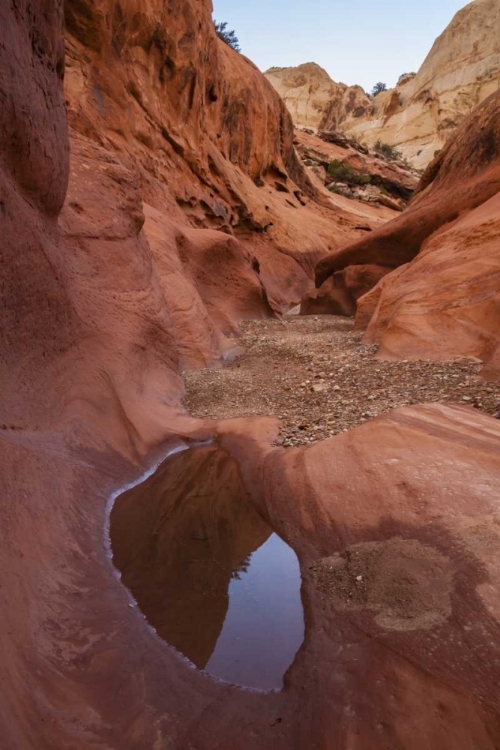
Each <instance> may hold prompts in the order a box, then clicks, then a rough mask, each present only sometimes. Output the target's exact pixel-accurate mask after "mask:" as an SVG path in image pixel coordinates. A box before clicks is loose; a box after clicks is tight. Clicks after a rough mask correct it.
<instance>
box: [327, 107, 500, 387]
mask: <svg viewBox="0 0 500 750" xmlns="http://www.w3.org/2000/svg"><path fill="white" fill-rule="evenodd" d="M499 123H500V93H498V94H492V95H491V96H490V97H489V98H488V99H487V100H486V101H485V102H483V104H481V105H480V106H479V107H478V108H477V109H476V110H475V111H474V112H473V114H472V115H471V116H470V117H469V118H468V119H467V120H466V121H465V122H464V123H463V124H462V126H461V127H460V128H459V130H458V131H457V133H456V134H455V136H454V137H453V138H452V139H450V141H449V142H448V143H447V145H446V146H445V148H444V149H443V150H442V152H441V153H440V154H439V156H438V157H437V158H436V159H435V160H434V162H433V163H432V164H430V165H429V167H428V169H427V171H426V173H425V174H424V176H423V178H422V181H421V183H420V186H419V190H418V192H417V195H416V197H415V198H414V200H413V201H412V203H411V204H410V206H409V208H408V209H407V210H406V211H405V212H404V213H403V214H401V216H399V217H398V218H396V219H394V220H393V221H391V222H389V223H388V224H386V225H385V226H383V227H382V228H381V229H379V230H376V231H375V232H372V233H369V234H368V235H367V236H366V238H365V239H364V240H362V241H361V242H357V243H354V244H352V245H348V246H347V247H345V248H343V249H342V250H340V251H339V252H336V253H333V254H331V255H330V256H327V257H326V258H324V259H323V260H322V261H321V262H320V263H319V264H318V266H317V269H316V274H317V284H318V285H319V286H320V285H321V284H322V283H324V282H325V281H326V279H327V278H328V277H329V276H331V275H332V274H336V273H337V272H340V271H342V269H345V268H348V267H350V266H355V267H358V266H364V265H365V264H367V263H368V264H377V265H383V266H388V267H392V268H393V269H397V270H396V271H394V272H393V273H390V274H389V275H387V276H386V277H385V278H384V279H383V280H382V282H381V283H380V284H378V285H377V286H376V287H375V288H374V289H373V290H372V291H370V292H369V294H367V295H366V296H365V297H363V298H362V299H361V300H360V301H359V302H358V322H359V324H360V325H367V324H368V323H369V328H368V332H367V337H366V340H367V341H370V342H377V343H380V344H381V353H382V354H385V355H392V356H396V355H398V356H402V357H410V356H412V357H419V356H424V357H426V356H430V357H434V358H436V357H437V358H447V357H450V356H458V355H472V356H475V357H479V358H481V359H482V360H483V361H485V362H488V361H490V360H491V363H492V364H491V366H490V367H491V369H492V368H493V362H496V363H497V364H496V365H495V367H498V354H497V349H498V343H499V342H498V330H499V318H498V310H499V297H498V294H499V291H498V290H499V283H498V275H499V271H500V242H499V224H498V215H499V214H498V210H499V202H498V193H499V192H500V129H499ZM399 267H400V268H399ZM499 374H500V373H499Z"/></svg>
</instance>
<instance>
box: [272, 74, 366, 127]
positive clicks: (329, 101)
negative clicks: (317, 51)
mask: <svg viewBox="0 0 500 750" xmlns="http://www.w3.org/2000/svg"><path fill="white" fill-rule="evenodd" d="M265 75H266V78H267V80H268V81H270V82H271V83H272V85H273V86H274V88H275V89H276V91H277V92H278V94H279V95H280V96H281V98H282V99H283V101H284V102H285V104H286V106H287V108H288V110H289V112H290V114H291V115H292V118H293V121H294V123H295V124H296V125H297V126H299V127H303V128H313V129H314V130H327V129H328V130H336V129H339V130H342V129H343V128H344V126H346V125H347V123H348V122H350V121H351V120H357V119H358V118H360V117H364V116H365V115H366V114H367V113H368V112H370V111H371V100H370V98H369V97H368V96H367V95H366V93H365V92H364V91H363V89H362V88H361V86H346V84H345V83H336V81H334V80H332V78H330V76H329V75H328V73H327V72H326V70H324V69H323V68H321V67H320V66H319V65H316V63H312V62H311V63H304V64H303V65H298V66H297V67H296V68H270V69H269V70H267V71H266V73H265Z"/></svg>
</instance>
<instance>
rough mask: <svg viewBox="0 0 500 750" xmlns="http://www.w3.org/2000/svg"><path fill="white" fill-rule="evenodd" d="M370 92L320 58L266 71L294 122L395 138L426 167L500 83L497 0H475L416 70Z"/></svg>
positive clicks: (371, 138) (365, 138)
mask: <svg viewBox="0 0 500 750" xmlns="http://www.w3.org/2000/svg"><path fill="white" fill-rule="evenodd" d="M401 73H402V77H401V80H400V82H399V83H398V85H397V86H396V88H394V89H390V90H388V91H386V92H382V93H381V94H379V95H377V96H376V97H374V98H371V99H368V98H367V97H366V95H365V96H364V92H363V90H362V89H360V87H356V86H351V87H345V86H344V85H343V84H337V83H335V82H334V81H332V80H331V78H330V77H329V76H328V74H327V73H326V72H325V71H324V70H322V69H321V68H319V66H317V65H314V64H312V63H309V64H307V65H301V66H299V67H298V68H273V69H271V70H270V71H268V72H267V73H266V75H267V77H268V79H269V80H270V81H271V83H272V84H273V85H274V86H275V88H276V90H277V91H278V92H279V93H280V94H281V96H282V97H283V99H284V101H285V103H286V105H287V107H288V108H289V110H290V112H291V114H292V116H293V118H294V121H295V123H296V125H298V126H300V127H312V128H319V129H330V128H331V129H338V130H341V131H342V132H345V133H346V134H347V135H349V136H351V137H353V138H356V139H358V140H359V141H362V142H364V143H366V144H367V145H368V146H373V145H374V144H375V143H376V141H377V140H381V141H382V142H384V143H389V144H390V145H391V146H395V147H396V148H397V149H398V150H399V151H401V153H402V154H403V156H404V157H406V158H407V159H408V160H409V161H410V162H411V163H412V164H413V165H414V166H415V167H419V168H424V167H426V166H427V164H429V162H430V161H432V159H433V158H434V155H435V153H436V151H439V150H440V149H441V148H442V147H443V145H444V143H445V142H446V140H447V138H448V137H449V136H450V135H451V134H452V133H453V131H454V130H455V129H456V127H457V126H458V125H459V124H460V123H461V122H462V120H463V119H464V118H465V117H467V115H469V114H470V112H471V111H472V110H473V108H474V107H475V106H477V105H478V104H480V103H481V102H482V101H484V100H485V99H486V98H487V97H488V96H489V95H490V94H491V93H493V92H494V91H496V90H497V89H498V88H499V85H500V1H499V0H475V2H472V3H470V4H469V5H467V6H466V7H465V8H463V9H462V10H460V11H459V12H458V13H457V14H456V16H455V17H454V18H453V20H452V21H451V23H450V25H449V26H448V27H447V28H446V29H445V31H444V32H443V33H442V34H441V36H439V37H438V38H437V39H436V41H435V43H434V45H433V47H432V49H431V51H430V52H429V54H428V56H427V58H426V59H425V61H424V63H423V64H422V67H421V68H420V70H419V71H418V73H417V74H416V75H403V74H404V73H405V71H401Z"/></svg>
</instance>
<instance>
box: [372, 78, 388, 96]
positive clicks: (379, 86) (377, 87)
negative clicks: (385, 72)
mask: <svg viewBox="0 0 500 750" xmlns="http://www.w3.org/2000/svg"><path fill="white" fill-rule="evenodd" d="M382 91H387V84H386V83H382V81H379V82H378V83H376V84H375V86H374V87H373V89H372V96H378V94H380V93H381V92H382Z"/></svg>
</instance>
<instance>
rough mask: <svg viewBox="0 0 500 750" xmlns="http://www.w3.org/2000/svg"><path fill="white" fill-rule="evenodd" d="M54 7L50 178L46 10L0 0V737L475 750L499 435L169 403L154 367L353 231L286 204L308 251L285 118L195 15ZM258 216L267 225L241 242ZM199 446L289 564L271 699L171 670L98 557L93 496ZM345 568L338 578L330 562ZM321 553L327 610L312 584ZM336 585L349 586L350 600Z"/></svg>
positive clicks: (20, 745)
mask: <svg viewBox="0 0 500 750" xmlns="http://www.w3.org/2000/svg"><path fill="white" fill-rule="evenodd" d="M65 12H66V24H67V28H68V32H69V33H70V35H71V36H72V40H70V43H69V54H68V59H69V80H68V93H67V97H68V101H69V113H70V121H71V123H72V127H73V132H72V137H71V148H72V154H71V166H70V165H69V161H68V137H67V131H66V119H65V110H64V105H63V94H62V75H63V69H64V64H63V44H62V27H63V6H62V2H61V1H60V0H51V1H49V2H47V0H16V2H15V3H9V4H6V3H2V4H1V5H0V39H1V44H0V86H1V90H0V93H1V95H2V96H1V99H2V107H1V108H0V190H1V194H0V227H1V230H2V260H3V265H2V274H3V276H2V285H1V288H0V292H1V295H2V313H3V314H2V320H1V324H0V331H1V344H2V361H1V370H0V373H1V378H2V381H1V382H2V386H3V391H2V393H3V398H2V404H1V419H0V425H1V429H0V441H1V442H0V444H1V446H2V452H1V457H0V474H1V481H2V487H3V494H2V501H1V502H0V526H1V529H2V544H1V545H0V569H1V571H2V577H1V587H0V597H1V604H2V618H1V622H0V676H1V683H2V687H3V689H2V692H1V695H0V737H1V744H2V747H3V746H5V747H6V748H9V749H10V748H12V749H15V750H53V749H54V748H71V749H72V750H87V749H89V750H90V748H92V749H93V750H97V749H99V750H101V749H102V750H104V748H107V749H109V748H120V749H121V750H146V748H147V749H148V750H149V749H150V748H155V750H167V748H169V749H171V748H174V749H175V750H194V749H195V748H196V749H197V750H215V748H219V750H221V749H222V750H226V749H227V750H233V749H234V748H241V750H256V749H257V748H259V750H263V749H264V748H273V750H289V749H290V748H291V747H295V748H299V749H300V750H302V748H304V750H306V748H307V750H312V749H313V748H326V747H338V748H342V749H344V748H345V750H347V748H348V747H351V746H352V744H353V742H355V744H356V745H357V746H358V747H359V748H360V749H361V750H364V749H365V748H366V750H368V748H370V750H382V748H386V747H387V746H388V745H390V746H395V747H405V748H408V749H409V750H420V748H421V747H422V746H424V745H425V746H426V747H428V748H430V750H441V749H442V748H445V747H449V746H450V745H451V746H453V747H454V748H455V749H456V750H469V749H470V748H471V747H474V748H478V749H480V750H494V748H495V747H498V745H499V743H500V721H499V714H500V707H499V706H498V690H497V686H498V681H499V677H500V675H499V674H498V642H499V621H500V614H499V601H498V589H499V587H498V579H499V569H498V560H499V559H500V558H499V555H498V554H497V550H498V545H499V537H498V529H499V528H500V526H499V522H498V519H497V515H498V507H497V505H498V503H497V493H498V476H499V471H500V466H499V455H500V452H499V450H498V447H499V444H500V431H499V426H498V422H496V421H494V420H491V419H490V418H487V417H484V416H482V415H480V414H477V413H475V412H474V411H472V410H466V409H449V408H444V407H439V406H432V407H421V408H419V409H406V410H403V411H400V412H397V413H395V414H394V415H391V417H387V418H385V419H380V420H376V421H373V422H371V423H370V424H367V425H365V426H363V427H361V428H359V429H357V430H355V431H353V432H351V433H350V434H347V435H342V436H340V437H338V438H335V439H334V440H331V441H328V442H325V443H323V444H319V445H317V446H314V447H312V448H310V449H300V450H296V451H285V450H283V449H280V448H276V447H271V442H272V440H273V439H275V437H276V434H277V429H276V424H275V423H274V422H271V421H269V420H267V421H266V420H256V421H255V422H250V421H249V420H245V421H241V422H239V421H234V422H231V423H228V424H225V425H224V424H212V423H204V422H201V421H198V420H194V419H191V418H189V417H188V416H187V415H186V414H185V413H183V412H182V409H181V406H180V401H179V398H180V395H181V389H180V384H179V379H178V371H179V369H180V368H182V367H183V366H186V365H187V364H191V365H194V364H203V363H204V362H206V361H210V360H213V359H216V358H217V357H219V356H220V355H221V353H222V352H224V351H227V352H228V354H230V349H231V344H230V343H229V342H228V340H227V337H226V335H225V334H226V333H230V332H231V330H233V327H234V326H235V325H237V320H238V318H239V317H240V316H245V315H254V316H255V315H270V314H271V311H270V304H271V296H272V295H271V294H270V292H269V290H273V291H274V296H273V300H272V304H273V305H277V304H278V303H279V300H280V299H285V295H284V292H283V291H282V290H283V283H284V282H283V278H284V279H285V280H286V281H288V278H290V279H291V280H295V284H296V287H295V290H294V293H295V292H296V291H297V290H298V289H299V288H300V286H301V284H302V278H303V277H297V268H298V267H300V268H301V269H302V270H303V273H304V277H307V274H306V271H305V270H304V269H305V268H307V266H308V264H311V263H312V262H313V258H314V255H315V253H316V252H319V251H320V250H321V249H322V248H323V249H324V244H322V242H324V243H326V244H327V245H328V243H327V242H326V240H321V237H320V232H323V228H324V230H325V232H326V228H327V227H329V231H330V232H332V227H337V228H338V237H337V238H336V240H335V242H339V243H340V242H342V240H344V241H345V240H346V237H347V236H351V235H352V233H353V232H352V225H353V223H354V220H353V218H352V215H351V214H350V213H349V212H348V211H347V210H345V211H343V212H342V211H340V210H339V212H338V224H337V223H336V221H337V220H335V221H334V222H333V223H332V219H331V215H332V209H331V207H330V206H331V204H330V205H328V204H325V206H324V207H320V208H318V209H315V208H312V209H311V216H314V217H315V218H314V221H315V226H317V227H319V229H317V232H318V234H315V235H314V238H313V239H312V238H311V237H310V236H309V235H308V230H307V227H308V221H309V220H308V218H307V217H308V216H309V213H308V209H306V208H304V207H303V206H302V205H301V204H302V202H306V199H305V198H304V196H307V195H308V194H309V195H311V196H312V195H313V194H314V192H313V190H312V188H311V187H310V186H309V184H308V181H307V179H305V178H304V176H303V173H302V172H301V169H300V167H299V165H298V164H297V162H296V161H295V159H294V156H293V153H292V152H291V133H292V127H291V123H290V122H289V120H288V116H287V115H286V113H285V112H284V111H283V110H282V105H281V104H280V102H279V100H278V99H277V98H276V97H275V96H274V95H273V93H272V90H271V89H270V88H269V87H268V86H267V84H265V82H264V81H262V80H261V79H260V77H259V75H258V73H257V72H256V71H255V69H253V68H252V67H251V66H250V64H249V63H248V62H246V61H245V60H244V59H243V58H237V57H236V56H235V55H234V54H233V53H232V52H230V51H229V50H226V49H225V48H222V47H221V46H220V45H219V44H218V43H217V42H216V39H215V34H214V31H213V27H212V22H211V4H210V3H209V2H208V1H207V2H205V1H202V2H199V1H197V2H194V0H183V1H182V2H179V3H176V4H175V7H174V5H173V4H170V5H168V6H166V5H164V4H163V3H160V2H159V0H158V2H157V3H156V2H154V0H151V2H147V3H144V2H141V3H139V2H137V3H135V2H133V0H131V1H130V2H127V3H126V4H125V3H123V4H122V3H117V2H111V0H109V1H108V2H107V1H106V0H102V1H99V2H97V1H96V2H91V0H78V1H77V0H68V2H67V3H66V5H65ZM111 30H113V35H111ZM131 57H134V59H137V60H139V62H138V63H134V64H133V65H132V63H131V62H130V58H131ZM77 58H79V59H80V63H79V66H80V67H78V65H77V64H76V62H75V61H76V60H77ZM129 66H131V67H129ZM233 66H234V70H235V71H236V72H237V73H238V71H239V73H238V75H236V74H235V77H234V79H232V78H231V76H230V75H229V74H230V73H231V71H232V70H233ZM214 71H215V72H216V73H217V75H220V78H217V80H216V81H215V88H214V89H212V86H211V84H212V82H213V75H214ZM252 71H253V72H252ZM132 72H133V73H134V75H135V74H137V76H139V75H142V76H143V78H142V79H141V86H139V85H137V84H136V85H137V88H136V89H133V93H130V92H128V89H127V85H129V84H130V85H132V84H133V76H132ZM243 72H244V74H245V76H246V80H247V82H248V87H249V88H248V90H249V91H250V90H251V91H252V92H253V93H255V91H256V90H261V91H262V92H263V93H265V92H268V93H267V94H265V96H264V97H263V98H262V99H261V98H260V97H258V96H254V99H255V101H256V103H255V105H254V106H255V107H262V109H259V110H258V114H259V117H264V118H265V117H266V116H267V117H268V118H269V122H268V123H267V124H266V132H267V133H269V134H270V135H269V139H270V140H269V139H268V138H266V137H264V134H263V133H262V132H260V134H259V132H258V131H257V132H256V135H255V138H253V137H252V135H251V133H252V127H251V125H252V124H253V123H252V122H251V121H249V119H248V112H247V111H246V110H244V108H243V106H242V103H241V100H240V99H239V98H238V97H239V96H240V95H241V94H242V92H244V91H245V89H242V86H241V84H242V80H241V75H242V73H243ZM129 75H130V78H129V77H128V76H129ZM167 83H168V85H167ZM207 84H210V85H208V88H207ZM155 87H157V88H155ZM162 87H164V88H162ZM72 92H73V93H72ZM127 92H128V93H127ZM153 92H154V96H153ZM160 94H161V95H160ZM141 97H144V99H143V103H142V104H141V103H140V102H139V101H138V99H140V98H141ZM148 97H150V98H149V99H148ZM215 97H217V99H215ZM268 97H269V98H268ZM146 99H148V101H147V102H146ZM211 99H213V103H214V105H216V109H215V110H214V114H213V115H210V113H209V105H208V102H209V101H210V100H211ZM134 102H135V103H134ZM202 102H203V104H202ZM163 108H165V109H163ZM207 108H208V112H207V111H206V109H207ZM158 112H159V114H158ZM176 113H178V114H176ZM190 113H191V114H190ZM221 113H223V115H224V116H223V119H222V120H221ZM266 113H267V115H266ZM281 114H282V115H283V119H282V120H281V127H280V126H279V125H278V124H277V123H276V120H275V117H276V116H277V115H279V117H280V119H281ZM212 117H213V119H211V118H212ZM155 118H156V119H155ZM176 118H177V119H176ZM243 119H245V121H246V122H247V123H248V127H243V128H242V127H241V122H242V120H243ZM181 123H184V125H183V126H182V127H181ZM111 124H113V127H111ZM201 125H203V127H201ZM163 127H164V130H165V132H164V133H162V128H163ZM205 133H208V134H212V136H211V137H207V136H206V135H205ZM218 133H220V134H221V137H220V140H221V142H222V146H221V147H220V149H218V148H216V147H215V145H214V144H215V141H212V138H213V137H215V138H216V137H217V134H218ZM273 133H274V135H273ZM214 134H215V135H214ZM137 136H138V137H137ZM278 136H279V137H278ZM159 138H161V139H162V141H165V144H166V145H165V146H164V149H165V150H164V151H162V149H161V148H160V146H159V144H160V140H159ZM149 139H151V143H153V147H151V145H150V144H149ZM273 144H274V145H273ZM288 146H290V148H288ZM197 155H199V158H197ZM209 157H210V158H209ZM275 169H278V171H279V174H276V172H275V171H274V170H275ZM210 175H212V176H210ZM214 175H215V176H214ZM271 176H272V179H273V181H274V183H276V182H279V184H280V185H281V187H282V188H283V187H285V188H286V189H287V190H289V191H290V192H289V193H286V192H283V190H280V191H279V195H278V196H277V195H276V194H275V191H276V186H275V185H274V189H273V188H272V186H271V185H270V184H269V183H270V180H271ZM68 179H69V189H68V190H67V183H68ZM255 181H256V182H257V183H259V185H260V181H262V182H263V183H264V185H261V186H260V187H258V186H257V185H256V184H255ZM266 181H267V182H266ZM165 185H166V186H167V187H165ZM216 188H217V189H218V190H219V193H217V192H216ZM259 191H263V192H259ZM298 191H300V194H299V195H296V194H295V193H296V192H298ZM211 192H212V193H213V196H211V195H210V193H211ZM216 196H217V197H216ZM65 201H66V202H65ZM287 201H288V202H289V204H290V205H289V204H287ZM63 204H64V205H63ZM205 204H206V205H205ZM219 205H220V208H219ZM266 205H267V206H269V214H270V216H271V217H272V218H271V220H273V219H274V220H275V222H276V229H275V228H274V227H273V228H271V227H268V228H267V231H264V230H265V228H266V224H267V221H265V220H264V218H263V217H264V216H265V215H266V213H267V211H268V210H267V209H266ZM207 206H208V208H207ZM364 211H365V212H366V211H367V209H366V208H365V209H364ZM264 212H266V213H264ZM294 216H296V217H297V218H293V217H294ZM197 217H200V220H199V221H198V219H197ZM207 217H208V218H207ZM214 217H215V218H214ZM290 217H292V218H290ZM299 217H300V218H299ZM288 219H290V221H289V223H288ZM207 222H208V223H209V226H208V228H207ZM220 227H223V228H224V229H225V230H226V231H225V232H220V231H214V230H215V229H216V228H220ZM271 229H272V231H273V232H276V234H272V235H269V236H271V238H274V239H272V241H268V233H269V232H270V230H271ZM354 234H355V232H354ZM306 235H308V242H307V244H306V245H305V248H301V245H300V243H301V242H302V241H303V239H304V237H305V236H306ZM256 237H257V239H256ZM287 237H288V238H289V239H290V250H289V254H287V255H286V259H285V260H283V259H282V257H281V256H283V255H284V253H283V249H288V245H286V246H285V245H283V246H281V248H282V249H281V252H280V244H281V243H283V242H284V241H285V239H286V238H287ZM316 237H319V239H318V240H316ZM276 257H278V258H279V261H275V258H276ZM287 274H288V278H287ZM280 294H281V295H282V297H281V298H280ZM288 299H289V298H288ZM214 437H216V438H217V439H218V441H219V442H220V443H221V445H222V447H223V449H224V450H225V451H226V452H227V453H228V454H229V455H230V456H231V457H232V458H233V459H235V460H237V461H238V463H239V469H238V472H240V473H241V477H242V481H243V483H244V487H245V491H246V493H247V494H249V495H250V496H251V498H252V501H253V502H254V504H255V506H256V507H257V508H258V509H259V510H260V512H261V513H262V514H263V515H264V516H265V517H266V518H267V519H269V521H270V522H271V523H272V526H273V528H275V529H276V530H277V531H278V532H280V533H281V534H282V535H283V537H284V538H286V539H287V540H288V541H290V543H291V544H293V546H294V547H295V549H296V550H297V552H298V554H299V557H300V561H301V564H302V571H303V579H304V602H305V609H306V616H307V628H308V632H307V635H306V641H305V643H304V646H303V648H302V649H301V651H300V653H299V654H298V657H297V659H296V661H295V663H294V665H293V666H292V667H291V669H290V670H289V672H288V673H287V675H286V677H285V682H286V685H285V689H284V690H283V691H282V692H281V693H275V694H269V695H265V694H258V693H250V692H246V691H243V690H239V689H237V688H234V687H232V686H230V685H226V684H223V683H217V682H214V681H212V680H211V679H209V678H208V677H206V676H205V675H203V674H201V673H200V672H197V671H196V670H194V669H193V668H192V667H191V666H190V665H189V664H187V663H186V661H185V660H183V659H181V658H180V657H179V655H178V654H177V653H175V652H174V651H173V650H172V649H169V648H168V647H167V646H166V645H165V644H164V643H163V642H161V641H160V640H159V639H158V638H157V637H156V636H155V634H154V633H152V632H151V630H150V629H149V628H148V627H147V626H146V624H145V622H144V619H143V617H142V615H141V613H140V612H139V611H138V610H137V608H136V607H135V606H134V603H133V602H131V600H130V597H129V594H128V592H127V590H126V589H125V587H124V586H123V585H122V584H121V583H120V581H119V580H118V579H117V576H116V572H115V571H114V569H113V567H112V564H111V561H110V550H109V539H108V522H109V511H110V506H111V504H112V501H113V499H114V497H115V496H116V494H117V493H118V492H119V491H120V490H123V489H125V487H126V486H130V484H132V483H134V482H137V481H138V480H139V479H140V478H141V476H143V474H144V472H145V471H146V470H149V469H151V468H152V466H154V464H155V462H157V461H158V460H159V459H160V458H162V457H163V456H164V455H165V453H166V452H167V450H169V449H171V448H173V447H179V446H180V445H181V442H184V443H189V442H190V441H192V440H200V439H207V438H214ZM185 471H186V481H187V482H189V481H190V480H191V476H192V475H191V474H190V467H189V465H188V466H187V467H186V469H185ZM213 479H214V484H215V489H214V487H211V488H210V489H211V491H212V492H214V494H216V492H217V489H218V488H217V484H216V482H215V480H216V479H217V472H214V473H213ZM450 498H452V500H453V502H450ZM125 533H126V531H125ZM123 541H124V543H126V540H123ZM358 553H359V554H360V558H359V559H360V562H361V563H362V572H361V573H358V572H357V569H355V568H352V570H351V568H350V567H349V566H347V568H346V560H348V559H349V558H351V559H352V560H357V559H358V558H357V555H358ZM331 557H334V558H335V560H336V561H337V558H339V561H337V562H339V566H338V567H339V568H342V569H343V571H342V576H343V579H342V582H341V583H342V585H341V586H340V587H339V589H338V591H335V590H334V591H333V592H331V591H330V589H328V590H326V591H325V590H324V588H323V587H322V585H321V581H318V580H317V573H316V572H315V571H316V566H317V564H318V562H319V561H321V560H324V559H325V558H331ZM353 575H354V579H353ZM359 575H361V576H362V578H363V579H364V580H365V582H366V588H365V589H363V590H364V592H365V594H363V595H356V596H355V597H354V598H353V600H352V601H348V599H350V597H349V591H350V590H351V588H352V587H353V586H355V585H357V584H355V583H354V581H357V579H358V576H359ZM346 592H347V597H346ZM395 601H396V607H395V609H394V602H395ZM405 602H407V604H405Z"/></svg>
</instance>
